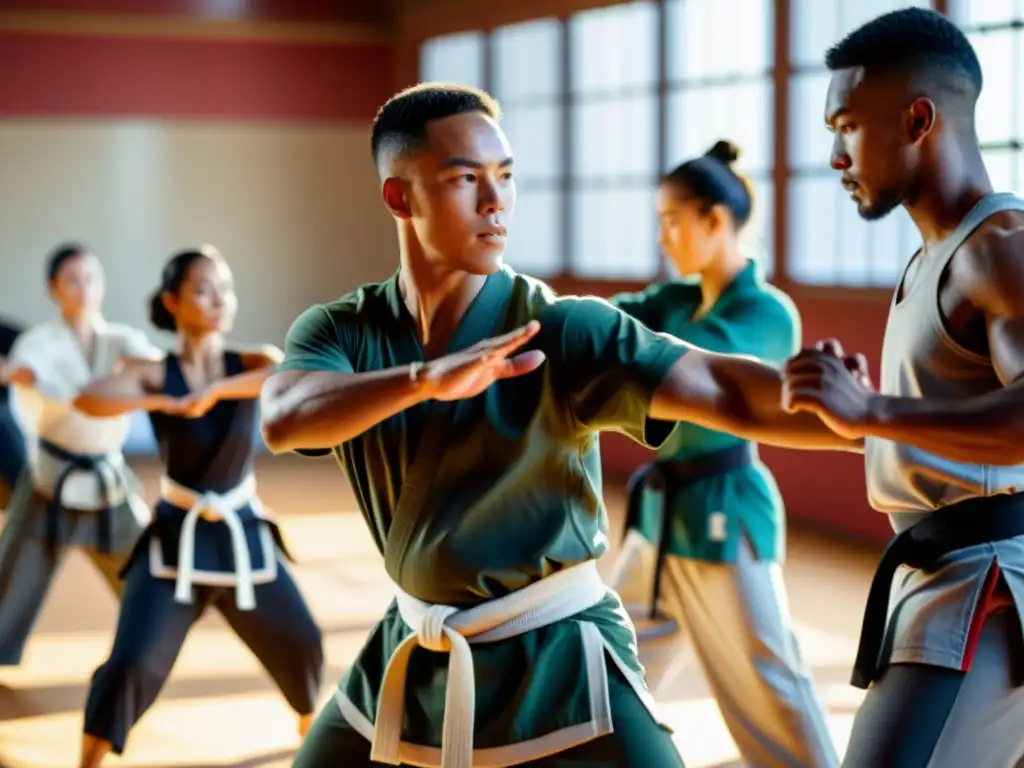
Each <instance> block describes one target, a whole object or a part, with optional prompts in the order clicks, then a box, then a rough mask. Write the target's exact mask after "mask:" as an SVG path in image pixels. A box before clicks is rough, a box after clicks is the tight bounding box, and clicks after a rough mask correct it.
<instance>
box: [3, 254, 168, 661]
mask: <svg viewBox="0 0 1024 768" xmlns="http://www.w3.org/2000/svg"><path fill="white" fill-rule="evenodd" d="M46 285H47V288H48V290H49V294H50V298H51V299H52V300H53V302H54V303H55V304H56V305H57V309H58V314H57V317H56V318H54V319H53V320H50V321H49V322H46V323H43V324H41V325H37V326H35V327H34V328H31V329H29V330H28V331H25V332H24V333H22V334H21V335H20V336H19V337H18V338H17V340H16V341H15V343H14V345H13V347H12V349H11V352H10V355H9V356H8V358H7V361H6V364H5V365H4V366H3V370H2V375H3V382H2V383H6V384H9V385H13V386H12V387H11V392H10V400H11V408H12V410H13V412H14V414H15V416H16V417H17V420H18V423H19V425H20V427H21V430H22V432H23V433H24V434H25V440H26V447H27V454H28V462H27V467H26V468H25V470H24V471H23V472H22V473H21V475H20V477H19V479H18V481H17V483H16V485H15V488H14V493H13V495H12V497H11V500H10V503H9V504H8V507H7V516H6V521H5V523H4V528H3V531H2V532H0V666H3V665H17V664H19V663H20V662H21V658H22V654H23V652H24V648H25V643H26V641H27V639H28V636H29V634H30V633H31V630H32V627H33V625H34V624H35V620H36V618H37V616H38V614H39V610H40V607H41V606H42V604H43V601H44V599H45V598H46V593H47V591H48V590H49V588H50V584H51V582H52V581H53V576H54V574H55V573H56V571H57V568H58V567H59V566H60V563H61V562H62V560H63V557H64V555H65V554H66V552H67V550H68V548H69V547H77V548H80V549H81V550H82V551H83V552H84V553H85V554H86V555H87V556H88V557H89V558H90V559H91V560H92V562H93V563H94V564H95V566H96V567H97V568H98V569H99V571H100V573H101V574H102V575H103V577H104V578H105V579H106V581H107V582H108V583H109V584H110V585H111V587H112V588H113V589H114V590H115V592H116V593H118V594H120V592H121V584H120V581H119V579H118V578H117V572H118V570H119V569H120V567H121V565H122V563H123V562H124V558H125V556H126V555H127V554H128V552H130V551H131V548H132V546H133V545H134V544H135V541H136V540H137V539H138V537H139V534H140V533H141V532H142V530H143V528H144V527H145V525H146V523H147V522H148V520H149V510H148V508H147V507H146V504H145V502H144V501H143V499H142V490H141V486H140V484H139V482H138V480H137V479H136V478H135V476H134V475H133V474H132V473H131V472H130V471H129V469H128V467H127V466H126V465H125V460H124V455H123V453H122V446H123V445H124V442H125V440H126V439H127V436H128V432H129V426H130V424H129V418H128V416H127V415H123V416H118V417H116V418H91V417H89V416H86V415H84V414H82V413H80V412H78V411H76V410H75V409H74V408H73V407H72V405H71V403H72V400H73V399H74V398H75V396H76V395H77V394H78V392H79V391H80V390H81V389H82V387H84V386H85V385H87V384H88V383H89V382H90V381H94V380H96V379H99V378H102V377H104V376H107V375H109V374H110V373H112V372H113V371H115V370H117V369H118V367H120V366H121V365H123V364H124V363H125V361H128V360H134V359H147V360H153V359H158V358H160V357H162V354H163V353H162V352H160V351H159V350H158V349H157V348H156V347H154V346H153V344H151V343H150V341H149V340H148V339H147V338H146V335H145V334H144V333H143V332H142V331H139V330H136V329H135V328H131V327H129V326H126V325H120V324H117V323H110V322H107V321H106V320H105V319H104V318H103V314H102V311H101V307H102V304H103V296H104V274H103V266H102V265H101V264H100V260H99V259H98V258H96V256H95V255H94V254H93V253H92V252H91V251H90V250H89V249H88V248H87V247H86V246H84V245H81V244H78V243H71V244H67V245H62V246H60V247H59V248H57V249H56V250H55V251H54V252H53V253H52V254H51V255H50V257H49V259H48V261H47V265H46Z"/></svg>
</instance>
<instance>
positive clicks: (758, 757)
mask: <svg viewBox="0 0 1024 768" xmlns="http://www.w3.org/2000/svg"><path fill="white" fill-rule="evenodd" d="M738 158H739V150H738V149H737V148H736V146H735V145H734V144H732V143H731V142H729V141H719V142H717V143H716V144H715V145H714V147H712V148H711V149H710V150H709V151H708V152H707V153H706V154H705V155H702V156H700V157H697V158H694V159H692V160H689V161H688V162H685V163H683V164H682V165H680V166H679V167H677V168H675V169H674V170H673V171H671V172H670V173H668V174H666V175H665V176H664V177H663V179H662V180H661V183H660V185H659V188H658V217H659V220H660V245H661V248H662V250H663V251H664V253H665V255H666V256H667V257H668V259H669V262H670V263H671V264H672V266H673V267H674V268H675V270H676V271H677V272H678V273H679V274H680V275H681V276H684V277H698V278H699V279H698V280H697V281H696V282H684V281H682V280H670V281H668V282H662V283H658V284H655V285H652V286H650V287H649V288H648V289H647V290H646V291H643V292H641V293H632V294H621V295H618V296H615V297H613V298H612V300H611V301H612V303H613V304H615V305H616V306H618V307H619V308H620V309H622V310H623V311H625V312H626V313H628V314H630V315H632V316H633V317H635V318H637V319H638V320H640V321H641V322H642V323H644V324H645V325H647V326H648V327H649V328H651V329H652V330H655V331H659V332H664V333H668V334H671V335H673V336H676V337H678V338H680V339H683V340H684V341H687V342H689V343H691V344H694V345H696V346H698V347H702V348H704V349H708V350H712V351H714V352H723V353H730V354H743V355H750V356H752V357H756V358H758V359H759V360H761V361H763V362H766V363H768V364H771V365H776V366H781V365H782V364H783V363H784V362H785V360H786V359H788V358H789V357H790V356H791V355H793V354H795V353H796V352H797V351H798V350H799V348H800V335H801V334H800V320H799V316H798V314H797V312H796V309H795V307H794V306H793V303H792V301H790V299H789V298H788V297H787V296H786V295H785V294H783V293H782V292H781V291H779V290H777V289H776V288H774V287H772V286H770V285H768V284H766V283H765V281H764V278H763V277H762V275H761V272H760V270H759V269H758V266H757V264H756V263H755V262H754V261H752V260H750V259H748V258H747V257H746V256H745V255H744V253H743V249H742V247H741V235H742V232H743V229H744V227H745V226H746V225H747V223H748V222H749V220H750V216H751V213H752V210H753V204H754V196H753V191H752V187H751V185H750V183H749V181H748V180H747V179H746V178H745V177H744V176H742V175H741V174H739V173H738V172H737V171H736V170H735V168H734V164H735V163H736V161H737V160H738ZM784 547H785V513H784V508H783V503H782V498H781V496H780V494H779V490H778V488H777V486H776V484H775V481H774V478H773V477H772V475H771V473H770V472H769V470H768V468H767V467H765V465H764V464H763V463H761V461H760V460H759V459H758V456H757V447H756V445H755V444H753V443H751V442H748V441H746V440H742V439H741V438H738V437H735V436H733V435H729V434H726V433H723V432H714V431H712V430H709V429H706V428H704V427H700V426H697V425H696V424H690V423H682V424H679V425H678V427H677V429H676V430H675V432H674V433H673V434H672V436H671V437H670V438H669V439H668V441H666V443H665V444H664V445H663V446H662V448H661V449H660V450H659V451H658V455H657V459H656V460H655V461H653V462H651V463H650V464H647V465H645V466H643V467H641V468H640V469H639V470H638V471H637V472H636V474H634V476H633V477H632V478H631V480H630V483H629V507H628V513H627V526H626V539H625V542H624V546H623V552H622V554H621V555H620V558H619V560H618V562H617V563H616V567H615V570H614V573H613V575H612V578H611V581H612V584H611V586H612V587H613V588H615V589H617V590H619V591H620V592H621V593H623V599H624V600H626V601H627V602H630V598H633V597H635V596H637V595H642V596H643V597H642V598H641V599H645V598H647V597H648V596H650V602H649V604H648V606H647V607H648V609H649V613H650V616H651V618H667V619H670V620H672V621H674V622H676V623H677V625H679V627H680V628H681V629H683V631H687V632H688V633H689V635H690V637H691V638H692V641H693V645H694V648H695V651H696V655H697V657H698V659H699V661H700V663H701V666H702V667H703V669H704V673H705V676H706V678H707V680H708V683H709V684H710V687H711V689H712V691H713V692H714V695H715V697H716V699H717V700H718V705H719V708H720V710H721V712H722V716H723V718H724V720H725V722H726V725H727V726H728V728H729V732H730V733H731V735H732V737H733V740H734V741H735V742H736V744H737V746H738V747H739V750H740V753H741V755H742V757H743V760H744V762H745V763H746V764H748V765H751V766H758V768H772V767H774V766H777V767H778V768H783V767H785V768H794V766H802V767H805V768H830V767H832V766H837V765H838V764H839V759H838V756H837V754H836V749H835V747H834V745H833V743H832V740H831V738H830V736H829V733H828V730H827V728H826V723H825V713H824V710H823V708H822V706H821V704H820V703H819V701H818V698H817V696H816V695H815V692H814V688H813V685H812V683H811V679H810V676H809V673H808V671H807V669H806V668H805V666H804V665H803V663H802V661H801V660H800V654H799V650H798V648H797V644H796V640H795V638H794V635H793V631H792V620H791V618H790V615H789V609H788V605H787V599H786V594H785V590H784V587H783V583H782V572H781V567H780V563H781V561H782V560H783V557H784ZM652 582H653V584H652ZM662 610H663V611H664V613H661V611H662ZM647 672H648V680H649V682H650V683H651V685H652V688H655V687H656V684H657V682H658V680H657V677H658V676H659V675H658V673H657V671H656V670H653V669H651V667H648V668H647Z"/></svg>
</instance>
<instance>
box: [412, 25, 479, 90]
mask: <svg viewBox="0 0 1024 768" xmlns="http://www.w3.org/2000/svg"><path fill="white" fill-rule="evenodd" d="M485 39H486V38H485V36H484V34H483V33H482V32H460V33H459V34H457V35H445V36H444V37H435V38H433V39H431V40H427V41H426V42H424V43H423V45H422V46H421V47H420V79H421V80H434V81H444V82H453V83H461V84H462V85H469V86H472V87H473V88H485V87H486V80H487V73H486V72H485V65H484V43H485Z"/></svg>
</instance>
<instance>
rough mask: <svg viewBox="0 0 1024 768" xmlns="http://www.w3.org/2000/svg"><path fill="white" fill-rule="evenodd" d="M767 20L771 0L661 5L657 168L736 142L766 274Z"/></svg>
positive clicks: (770, 148) (769, 195) (770, 22)
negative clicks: (662, 98)
mask: <svg viewBox="0 0 1024 768" xmlns="http://www.w3.org/2000/svg"><path fill="white" fill-rule="evenodd" d="M773 14H774V11H773V3H772V2H771V0H666V3H665V26H666V30H667V35H668V40H667V50H666V57H667V69H668V71H667V77H668V84H667V85H668V89H667V90H668V98H667V111H668V114H667V117H666V131H667V134H666V137H665V140H666V141H665V154H666V157H665V163H664V164H665V167H664V168H662V169H661V170H662V171H667V170H669V169H671V168H673V167H675V166H676V165H678V164H679V163H681V162H684V161H686V160H689V159H691V158H693V157H696V156H697V155H701V154H703V153H704V152H706V151H707V150H708V149H710V148H711V146H712V145H713V144H714V143H715V142H716V141H718V140H719V139H729V140H731V141H733V142H735V143H736V144H737V145H738V146H739V148H740V149H741V151H742V153H743V155H742V157H741V159H740V161H739V162H738V164H737V170H740V171H742V172H744V173H746V174H747V175H748V176H749V177H750V179H751V181H752V182H753V184H754V190H755V195H756V201H755V205H754V216H753V220H752V221H751V222H750V224H749V225H748V229H747V238H748V243H749V245H750V247H751V253H752V255H755V256H757V257H758V258H759V260H760V261H761V263H762V265H763V266H764V268H765V271H766V273H768V274H771V272H772V267H773V266H774V258H773V254H772V243H773V230H772V221H773V208H774V206H773V203H774V194H775V192H774V186H775V185H774V183H773V181H772V167H773V165H774V140H773V136H772V125H773V119H774V108H773V98H774V89H773V83H772V65H773V60H774V55H775V54H774V48H773V41H774V16H773ZM736 19H743V20H744V23H743V24H737V23H736ZM695 116H699V117H695Z"/></svg>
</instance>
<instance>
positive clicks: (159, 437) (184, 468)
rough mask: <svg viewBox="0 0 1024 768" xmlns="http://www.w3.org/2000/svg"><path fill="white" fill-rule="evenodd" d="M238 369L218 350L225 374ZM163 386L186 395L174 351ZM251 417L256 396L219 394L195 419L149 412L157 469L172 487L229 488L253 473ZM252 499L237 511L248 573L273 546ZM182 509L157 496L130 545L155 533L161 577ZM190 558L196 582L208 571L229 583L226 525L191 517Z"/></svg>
mask: <svg viewBox="0 0 1024 768" xmlns="http://www.w3.org/2000/svg"><path fill="white" fill-rule="evenodd" d="M244 372H245V368H244V366H243V364H242V358H241V356H240V355H239V354H238V353H236V352H225V353H224V375H225V376H236V375H238V374H241V373H244ZM163 392H164V394H167V395H172V396H174V397H182V396H185V395H187V394H188V393H189V386H188V383H187V382H186V380H185V376H184V374H183V372H182V370H181V364H180V362H179V360H178V357H177V355H174V354H168V355H167V358H166V362H165V374H164V387H163ZM256 419H257V408H256V401H255V400H221V401H220V402H218V403H217V404H216V405H214V406H213V407H212V408H211V409H210V410H209V411H208V412H207V413H206V414H204V415H203V416H202V417H200V418H197V419H188V418H182V417H179V416H174V415H171V414H167V413H161V412H153V413H150V421H151V423H152V425H153V433H154V435H155V436H156V441H157V444H158V446H159V452H160V459H161V463H162V464H163V466H164V474H165V475H166V476H167V477H168V478H170V479H171V480H173V481H174V482H175V483H177V484H178V485H181V486H184V487H185V488H188V489H190V490H192V491H196V492H198V493H200V494H202V493H206V492H212V493H216V494H223V493H227V492H228V491H231V490H232V489H234V488H235V487H237V486H238V485H239V484H240V483H241V482H242V481H243V480H245V479H246V478H248V477H249V476H250V475H251V474H252V468H253V456H254V452H255V448H256V429H255V425H256ZM257 505H258V500H256V499H254V500H253V503H250V504H245V505H244V506H243V507H242V508H240V509H238V510H237V512H238V517H239V518H240V519H241V521H242V524H243V526H244V527H245V534H246V540H247V543H248V548H249V554H250V558H251V561H252V569H253V572H254V573H257V572H261V571H266V570H267V569H268V568H271V567H272V566H273V564H272V563H271V562H270V559H271V558H272V557H273V555H274V552H273V547H272V546H268V542H267V535H266V534H267V532H266V531H264V530H263V526H264V524H265V523H266V522H267V521H264V519H263V518H262V516H261V514H260V508H258V507H257ZM188 511H189V510H188V509H183V508H181V507H177V506H174V505H172V504H170V503H168V502H167V501H165V500H163V499H161V500H160V501H158V502H157V504H156V507H155V508H154V520H153V523H152V525H150V526H149V528H148V529H147V531H146V533H145V534H143V536H142V538H141V539H140V542H139V544H138V545H137V547H136V553H148V550H149V547H150V546H151V545H150V543H149V542H150V539H152V538H153V537H155V538H156V540H157V541H158V542H159V544H160V550H161V552H160V554H161V557H162V562H161V563H160V566H161V567H160V569H159V570H160V571H161V572H165V575H168V576H170V575H171V574H172V572H174V571H176V569H177V566H178V548H179V545H180V535H181V529H182V522H183V521H184V518H185V515H186V514H187V513H188ZM270 525H271V529H272V530H271V531H270V532H271V533H272V534H273V536H274V537H275V538H276V537H277V536H278V533H277V530H276V526H273V525H272V524H270ZM194 564H195V569H196V574H197V575H196V578H195V583H197V584H202V583H210V581H211V579H210V578H209V577H210V576H213V579H212V581H213V582H214V583H222V584H223V583H230V579H228V578H226V577H228V576H230V575H231V574H234V572H235V562H234V555H233V552H232V547H231V534H230V531H229V529H228V526H227V525H225V524H224V523H222V522H220V521H211V520H206V519H202V518H201V519H200V520H199V521H198V522H197V524H196V531H195V561H194ZM125 570H127V566H125ZM217 574H223V575H224V578H218V577H217ZM154 575H157V574H154ZM204 576H205V577H206V578H204Z"/></svg>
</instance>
